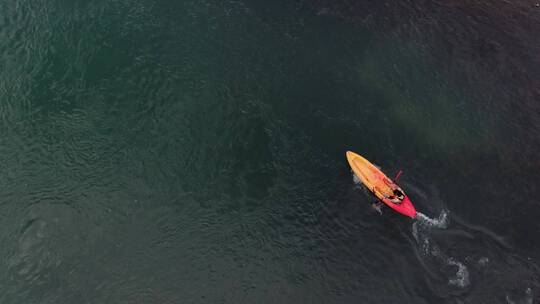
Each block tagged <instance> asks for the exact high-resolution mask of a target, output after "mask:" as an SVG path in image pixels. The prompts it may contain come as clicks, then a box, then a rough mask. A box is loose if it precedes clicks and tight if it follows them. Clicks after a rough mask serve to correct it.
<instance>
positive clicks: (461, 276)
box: [446, 258, 469, 288]
mask: <svg viewBox="0 0 540 304" xmlns="http://www.w3.org/2000/svg"><path fill="white" fill-rule="evenodd" d="M446 263H447V264H448V265H452V266H457V267H458V271H457V272H456V277H455V278H452V279H449V280H448V283H450V284H451V285H454V286H457V287H461V288H464V287H467V286H469V270H468V269H467V266H465V265H464V264H463V263H461V262H458V261H456V260H455V259H453V258H449V259H447V260H446Z"/></svg>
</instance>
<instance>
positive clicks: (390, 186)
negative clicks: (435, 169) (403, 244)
mask: <svg viewBox="0 0 540 304" xmlns="http://www.w3.org/2000/svg"><path fill="white" fill-rule="evenodd" d="M347 160H348V161H349V165H350V166H351V168H352V170H353V172H354V175H356V177H358V179H360V181H361V182H362V183H363V184H364V185H365V186H366V188H368V190H369V191H371V192H372V193H373V194H375V196H376V197H377V198H378V199H379V200H380V201H381V202H383V203H385V204H386V205H388V206H389V207H390V208H392V209H394V210H395V211H397V212H398V213H401V214H403V215H406V216H408V217H412V218H415V217H416V209H415V208H414V206H413V204H412V202H411V200H410V199H409V197H408V196H407V194H405V192H403V190H401V188H399V186H398V185H397V184H396V183H395V182H394V181H392V180H391V179H389V178H388V177H387V176H386V175H385V174H384V173H383V172H382V171H381V170H379V169H378V168H377V167H375V166H374V165H373V164H372V163H370V162H369V161H368V160H367V159H365V158H363V157H362V156H360V155H358V154H356V153H354V152H351V151H347ZM394 189H399V190H401V191H402V192H403V195H404V198H403V200H401V202H400V203H397V204H396V203H393V202H392V201H391V200H390V199H389V198H388V194H392V191H393V190H394Z"/></svg>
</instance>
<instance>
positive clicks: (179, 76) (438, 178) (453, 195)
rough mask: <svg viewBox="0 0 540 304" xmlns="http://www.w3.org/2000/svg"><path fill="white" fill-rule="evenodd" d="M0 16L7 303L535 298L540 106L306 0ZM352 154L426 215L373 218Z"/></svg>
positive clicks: (0, 182) (15, 8)
mask: <svg viewBox="0 0 540 304" xmlns="http://www.w3.org/2000/svg"><path fill="white" fill-rule="evenodd" d="M0 12H1V13H0V41H2V44H0V64H1V72H0V77H1V78H0V126H1V133H0V164H1V170H0V172H1V173H0V223H1V229H0V241H1V243H2V246H1V248H0V265H1V266H2V269H3V271H2V272H1V274H0V286H2V291H3V292H2V295H1V299H2V301H1V302H2V303H358V302H362V303H533V302H534V301H535V300H537V299H538V296H537V294H538V290H539V282H540V281H539V277H538V275H539V266H538V265H539V264H538V258H540V255H539V249H540V242H538V241H537V238H535V237H534V235H535V233H537V232H538V231H539V230H538V229H540V226H539V222H538V221H537V220H536V218H537V216H538V215H539V214H538V211H537V209H536V207H537V206H538V200H537V199H536V197H537V195H538V194H539V193H538V188H537V181H538V173H537V172H538V171H535V168H537V166H538V164H539V163H538V161H537V159H536V158H534V159H533V158H531V157H526V158H525V159H524V156H523V155H522V154H521V153H520V151H521V149H520V148H522V147H529V146H532V148H534V147H535V146H534V145H535V144H536V142H535V141H532V140H530V138H533V137H538V135H539V134H538V130H537V127H536V126H538V122H539V120H538V119H539V116H538V114H539V113H538V112H535V110H534V108H533V109H532V110H531V109H528V108H526V105H523V104H522V105H521V107H523V108H519V107H520V106H519V105H518V106H512V107H510V106H509V105H508V103H507V102H506V99H501V100H497V99H496V96H495V97H494V98H495V99H490V100H489V101H490V103H489V104H490V106H489V107H486V106H484V105H485V103H484V101H485V100H483V99H482V98H483V96H484V97H485V95H483V94H481V92H482V90H485V88H486V87H487V88H490V87H491V88H493V89H494V90H495V89H496V88H497V82H487V83H486V84H485V85H484V86H483V87H481V88H476V89H475V88H474V87H472V88H471V87H470V86H465V85H461V84H460V82H459V81H457V80H456V78H455V74H452V73H451V71H450V72H449V71H448V70H447V69H445V68H444V65H434V64H433V61H432V60H428V59H429V58H432V57H429V56H428V54H426V53H425V45H421V44H419V43H418V41H414V40H410V39H407V38H406V37H399V36H396V35H395V34H392V33H391V32H388V33H387V34H384V31H376V30H374V29H373V28H372V27H369V26H365V25H364V24H362V23H356V22H350V21H348V20H346V19H344V18H340V17H339V16H336V15H333V14H326V13H325V11H321V10H320V8H317V7H316V6H312V5H310V4H309V3H307V2H306V3H303V2H299V1H293V2H289V1H274V2H273V3H266V2H263V1H249V0H248V1H217V0H207V1H190V0H186V1H181V2H178V3H171V2H165V1H158V0H154V1H152V0H134V1H124V0H115V1H94V2H87V1H75V2H69V3H68V2H66V1H48V2H47V1H26V0H21V1H15V2H9V1H2V2H0ZM443 59H444V58H443ZM494 73H496V72H494ZM479 92H480V93H479ZM501 98H502V97H501ZM516 107H517V108H518V109H520V111H524V112H525V113H528V114H527V116H526V117H527V119H528V120H527V121H528V122H529V123H528V124H525V123H524V120H523V116H516V115H515V113H516V112H515V111H516V110H515V109H516ZM346 150H353V151H355V152H357V153H360V154H362V155H364V156H366V157H367V158H368V159H370V160H372V161H373V162H375V163H376V164H378V165H379V166H381V167H382V169H383V170H384V171H386V172H388V174H389V175H392V174H394V173H395V172H397V171H398V170H400V169H402V170H404V175H403V177H402V178H401V184H402V186H403V188H404V189H405V190H406V191H407V192H408V194H409V195H410V196H411V198H412V200H413V201H414V202H415V205H416V206H417V208H418V209H419V210H421V211H422V213H423V214H425V215H422V216H421V218H420V219H418V220H415V221H411V220H409V219H406V218H404V217H401V216H399V215H397V214H395V213H392V212H391V211H390V210H388V209H384V210H383V213H382V215H380V214H379V213H377V212H376V211H374V210H373V209H372V208H371V203H372V198H371V197H370V196H369V195H367V194H366V193H365V191H364V190H363V188H362V186H361V185H358V184H356V183H355V182H354V181H353V177H352V175H351V173H350V169H349V167H348V165H347V164H346V160H345V151H346ZM527 155H531V154H527Z"/></svg>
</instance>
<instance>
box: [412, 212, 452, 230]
mask: <svg viewBox="0 0 540 304" xmlns="http://www.w3.org/2000/svg"><path fill="white" fill-rule="evenodd" d="M416 219H417V220H418V222H419V223H421V224H424V225H427V226H430V227H436V228H446V227H448V212H447V211H446V210H443V211H441V214H439V217H438V218H430V217H429V216H427V215H425V214H423V213H421V212H417V213H416Z"/></svg>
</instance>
